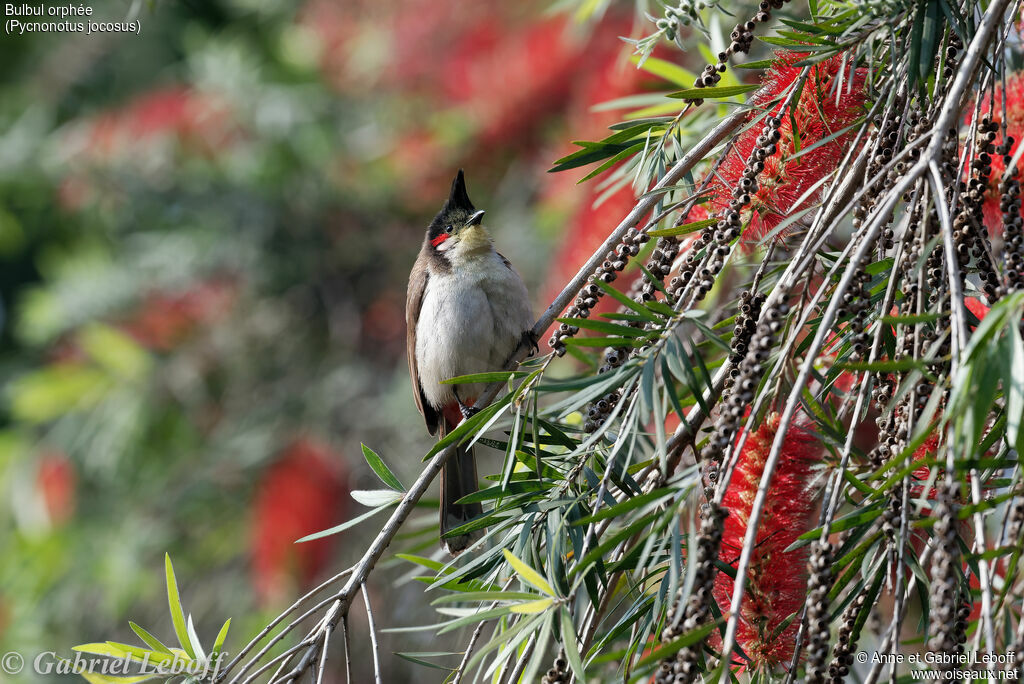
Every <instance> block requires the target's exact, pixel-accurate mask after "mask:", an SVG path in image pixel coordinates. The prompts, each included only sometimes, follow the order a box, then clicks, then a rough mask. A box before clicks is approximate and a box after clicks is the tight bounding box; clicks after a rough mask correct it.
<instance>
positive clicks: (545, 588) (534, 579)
mask: <svg viewBox="0 0 1024 684" xmlns="http://www.w3.org/2000/svg"><path fill="white" fill-rule="evenodd" d="M501 551H502V553H503V554H505V560H506V561H508V564H509V565H511V566H512V568H513V569H514V570H515V571H516V574H518V575H519V576H520V577H521V578H522V579H523V581H525V582H526V583H527V584H530V585H532V586H533V587H535V588H537V589H539V590H540V591H542V592H544V593H545V594H547V595H548V596H551V597H556V596H557V594H556V593H555V589H554V587H552V586H551V585H550V584H549V583H548V581H547V580H546V579H544V576H543V575H541V574H540V573H539V572H537V571H536V570H534V569H533V568H531V567H530V566H529V565H527V564H526V563H524V562H523V561H521V560H519V559H518V558H516V557H515V555H514V554H513V553H512V552H511V551H509V550H508V549H502V550H501Z"/></svg>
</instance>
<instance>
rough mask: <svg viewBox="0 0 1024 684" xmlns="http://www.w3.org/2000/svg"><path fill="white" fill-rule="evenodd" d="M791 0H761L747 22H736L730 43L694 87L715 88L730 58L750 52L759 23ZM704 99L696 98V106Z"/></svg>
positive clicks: (701, 74) (695, 82)
mask: <svg viewBox="0 0 1024 684" xmlns="http://www.w3.org/2000/svg"><path fill="white" fill-rule="evenodd" d="M787 2H789V0H761V3H760V4H759V5H758V6H757V13H756V14H755V15H754V16H753V17H751V18H750V19H749V20H747V21H745V22H740V23H738V24H736V27H735V28H733V30H732V33H730V34H729V39H730V41H731V42H730V43H729V45H728V47H726V48H725V50H723V51H722V52H719V53H718V62H717V63H716V64H708V65H707V66H705V67H704V70H703V71H701V72H700V75H699V76H697V80H696V81H694V83H693V87H694V88H713V87H714V86H716V85H717V84H718V82H719V81H720V80H722V76H721V74H722V73H723V72H724V71H725V69H726V67H727V66H728V64H729V58H730V57H732V56H733V55H736V54H746V53H748V52H750V46H751V45H753V44H754V29H755V28H757V25H758V24H759V23H764V22H767V21H768V20H769V19H771V18H772V10H777V9H782V6H783V5H785V4H786V3H787ZM703 102H704V101H703V100H694V101H693V104H694V106H699V105H700V104H702V103H703Z"/></svg>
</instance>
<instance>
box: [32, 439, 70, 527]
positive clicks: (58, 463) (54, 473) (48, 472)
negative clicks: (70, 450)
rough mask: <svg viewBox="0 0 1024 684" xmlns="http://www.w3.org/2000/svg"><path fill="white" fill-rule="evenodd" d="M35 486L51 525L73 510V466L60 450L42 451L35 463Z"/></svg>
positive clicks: (65, 519)
mask: <svg viewBox="0 0 1024 684" xmlns="http://www.w3.org/2000/svg"><path fill="white" fill-rule="evenodd" d="M36 468H37V469H36V488H37V490H38V491H39V494H40V496H42V499H43V505H44V507H45V510H46V514H47V517H48V518H49V522H50V524H51V525H60V524H61V523H64V522H66V521H67V520H68V519H70V518H71V515H72V513H73V512H74V510H75V484H76V480H77V478H76V477H75V468H74V466H73V465H72V464H71V461H69V460H68V457H67V455H66V454H64V453H63V452H60V451H47V452H45V453H43V454H42V455H41V456H40V457H39V460H38V462H37V464H36Z"/></svg>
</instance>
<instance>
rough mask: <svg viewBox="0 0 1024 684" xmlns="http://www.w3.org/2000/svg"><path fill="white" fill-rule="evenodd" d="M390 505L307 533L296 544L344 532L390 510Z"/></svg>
mask: <svg viewBox="0 0 1024 684" xmlns="http://www.w3.org/2000/svg"><path fill="white" fill-rule="evenodd" d="M389 507H390V506H381V507H380V508H374V509H372V510H369V511H367V512H366V513H363V514H362V515H358V516H356V517H355V518H352V519H351V520H349V521H347V522H343V523H341V524H340V525H337V526H335V527H332V528H330V529H326V530H323V531H321V532H316V533H314V534H309V535H306V536H305V537H303V538H302V539H296V540H295V543H296V544H301V543H303V542H308V541H313V540H314V539H323V538H324V537H330V536H331V535H332V534H338V533H339V532H343V531H345V530H347V529H348V528H350V527H355V526H356V525H358V524H359V523H361V522H363V521H364V520H366V519H367V518H371V517H373V516H375V515H377V514H378V513H380V512H381V511H386V510H388V508H389Z"/></svg>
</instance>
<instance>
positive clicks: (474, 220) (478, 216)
mask: <svg viewBox="0 0 1024 684" xmlns="http://www.w3.org/2000/svg"><path fill="white" fill-rule="evenodd" d="M483 220H484V212H483V210H481V211H478V212H476V213H475V214H473V215H472V216H470V217H469V220H468V221H466V225H467V226H479V225H480V222H481V221H483Z"/></svg>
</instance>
